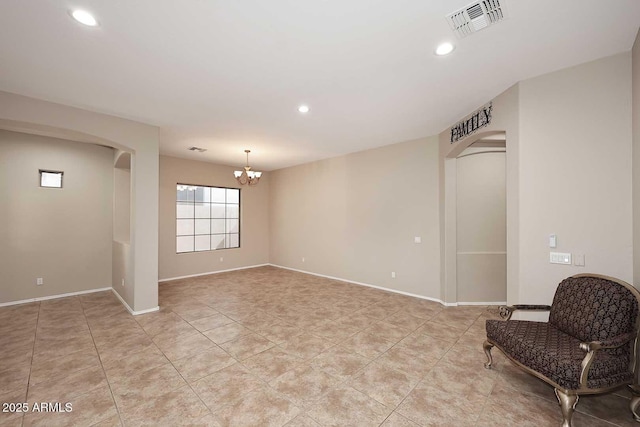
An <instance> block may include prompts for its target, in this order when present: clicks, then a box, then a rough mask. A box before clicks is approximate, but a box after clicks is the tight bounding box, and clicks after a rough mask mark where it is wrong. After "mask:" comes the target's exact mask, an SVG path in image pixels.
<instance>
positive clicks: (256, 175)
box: [233, 150, 262, 185]
mask: <svg viewBox="0 0 640 427" xmlns="http://www.w3.org/2000/svg"><path fill="white" fill-rule="evenodd" d="M244 152H245V153H247V166H245V167H244V170H241V171H235V172H233V176H235V177H236V180H237V181H238V182H239V183H240V185H246V184H249V185H256V184H257V183H258V181H260V177H261V176H262V172H254V171H252V170H251V166H249V153H250V152H251V150H244Z"/></svg>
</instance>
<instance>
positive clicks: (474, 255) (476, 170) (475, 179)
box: [456, 146, 507, 303]
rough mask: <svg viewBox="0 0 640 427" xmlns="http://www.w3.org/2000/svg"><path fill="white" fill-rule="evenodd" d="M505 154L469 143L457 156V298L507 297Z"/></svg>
mask: <svg viewBox="0 0 640 427" xmlns="http://www.w3.org/2000/svg"><path fill="white" fill-rule="evenodd" d="M505 167H506V153H505V151H504V148H496V147H490V148H476V147H474V146H471V147H469V148H468V149H466V150H465V151H463V153H462V154H461V156H460V157H458V158H457V178H456V183H457V207H456V211H457V221H456V224H457V225H456V226H457V232H456V240H457V242H456V250H457V263H456V269H457V271H456V276H457V280H458V289H457V295H458V301H459V302H466V303H479V302H503V303H504V302H505V301H506V299H507V256H506V250H507V215H506V214H507V209H506V183H505V180H506V175H505Z"/></svg>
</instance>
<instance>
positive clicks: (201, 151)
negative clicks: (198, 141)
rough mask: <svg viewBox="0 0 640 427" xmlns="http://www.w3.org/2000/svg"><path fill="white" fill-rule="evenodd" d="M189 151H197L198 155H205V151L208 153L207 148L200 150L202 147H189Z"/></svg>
mask: <svg viewBox="0 0 640 427" xmlns="http://www.w3.org/2000/svg"><path fill="white" fill-rule="evenodd" d="M188 150H189V151H197V152H198V153H204V152H205V151H207V149H206V148H200V147H189V148H188Z"/></svg>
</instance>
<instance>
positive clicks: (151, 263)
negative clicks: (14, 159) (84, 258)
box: [0, 92, 158, 313]
mask: <svg viewBox="0 0 640 427" xmlns="http://www.w3.org/2000/svg"><path fill="white" fill-rule="evenodd" d="M0 129H5V130H12V131H19V132H25V133H30V134H37V135H46V136H50V137H57V138H63V139H68V140H72V141H79V142H90V143H95V144H103V145H107V146H111V147H115V148H119V149H123V150H126V151H130V152H131V153H133V158H132V161H131V181H132V187H131V189H132V192H131V202H132V206H131V248H130V250H131V256H130V257H131V268H130V272H131V277H132V281H131V283H130V286H133V292H128V293H124V294H123V293H120V295H121V296H122V297H123V298H124V300H125V301H126V302H127V304H128V305H129V306H130V307H131V308H132V309H133V310H134V311H135V312H138V313H139V312H143V311H146V310H154V309H157V307H158V258H157V256H155V255H150V254H157V253H158V128H157V127H155V126H149V125H145V124H143V123H138V122H134V121H131V120H126V119H121V118H119V117H114V116H108V115H106V114H99V113H94V112H91V111H87V110H82V109H79V108H74V107H69V106H66V105H61V104H56V103H53V102H47V101H42V100H38V99H34V98H29V97H26V96H21V95H15V94H12V93H7V92H0ZM119 292H120V291H119Z"/></svg>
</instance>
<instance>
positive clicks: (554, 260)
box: [549, 252, 571, 265]
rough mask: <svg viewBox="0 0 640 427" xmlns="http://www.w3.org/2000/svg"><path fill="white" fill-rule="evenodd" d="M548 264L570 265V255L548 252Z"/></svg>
mask: <svg viewBox="0 0 640 427" xmlns="http://www.w3.org/2000/svg"><path fill="white" fill-rule="evenodd" d="M549 262H550V263H551V264H568V265H571V254H569V253H563V252H549Z"/></svg>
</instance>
